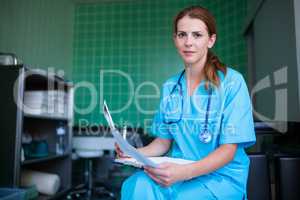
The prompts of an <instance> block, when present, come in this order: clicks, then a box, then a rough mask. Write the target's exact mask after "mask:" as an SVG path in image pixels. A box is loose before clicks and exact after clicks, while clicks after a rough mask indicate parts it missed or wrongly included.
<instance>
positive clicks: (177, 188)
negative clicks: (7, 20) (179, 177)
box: [121, 171, 217, 200]
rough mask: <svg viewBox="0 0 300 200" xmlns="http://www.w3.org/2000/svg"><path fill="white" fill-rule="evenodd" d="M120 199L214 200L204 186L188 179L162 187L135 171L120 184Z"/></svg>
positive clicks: (144, 174)
mask: <svg viewBox="0 0 300 200" xmlns="http://www.w3.org/2000/svg"><path fill="white" fill-rule="evenodd" d="M121 195H122V197H121V199H122V200H171V199H172V200H173V199H174V200H189V199H191V200H192V199H200V200H201V199H204V200H216V199H217V198H216V197H215V196H214V195H213V194H212V192H211V191H210V190H208V189H207V188H206V186H205V185H204V184H203V183H201V182H199V181H197V180H190V181H185V182H178V183H175V184H173V185H172V186H170V187H163V186H160V185H159V184H157V183H156V182H155V181H153V180H152V179H151V178H150V177H149V176H148V175H147V174H146V173H145V172H143V171H141V172H137V173H135V174H134V175H132V176H131V177H129V178H128V179H127V180H126V181H125V182H124V183H123V185H122V191H121Z"/></svg>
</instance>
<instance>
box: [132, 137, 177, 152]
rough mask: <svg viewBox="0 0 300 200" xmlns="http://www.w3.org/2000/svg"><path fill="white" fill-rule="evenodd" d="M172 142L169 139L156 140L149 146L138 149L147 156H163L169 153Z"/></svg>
mask: <svg viewBox="0 0 300 200" xmlns="http://www.w3.org/2000/svg"><path fill="white" fill-rule="evenodd" d="M171 142H172V140H169V139H162V138H155V139H154V140H153V141H152V142H151V143H150V144H148V145H147V146H144V147H141V148H138V151H139V152H140V153H142V154H144V155H145V156H161V155H164V154H166V153H167V152H168V151H169V149H170V146H171Z"/></svg>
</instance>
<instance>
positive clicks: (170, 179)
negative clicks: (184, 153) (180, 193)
mask: <svg viewBox="0 0 300 200" xmlns="http://www.w3.org/2000/svg"><path fill="white" fill-rule="evenodd" d="M144 169H145V170H144V171H145V172H146V173H147V174H148V175H149V176H150V177H151V178H152V179H153V180H154V181H155V182H157V183H158V184H160V185H162V186H165V187H168V186H170V185H172V184H173V183H175V182H177V181H183V180H187V179H189V178H188V177H189V176H188V174H187V165H179V164H175V163H162V164H160V165H159V166H158V167H157V168H152V167H148V166H145V167H144Z"/></svg>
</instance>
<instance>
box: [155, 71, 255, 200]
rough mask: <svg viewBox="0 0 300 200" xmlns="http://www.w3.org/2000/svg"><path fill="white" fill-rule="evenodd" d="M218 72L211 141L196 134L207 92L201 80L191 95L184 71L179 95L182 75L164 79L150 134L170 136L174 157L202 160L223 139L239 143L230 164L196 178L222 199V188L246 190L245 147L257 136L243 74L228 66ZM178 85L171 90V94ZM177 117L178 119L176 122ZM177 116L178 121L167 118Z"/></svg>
mask: <svg viewBox="0 0 300 200" xmlns="http://www.w3.org/2000/svg"><path fill="white" fill-rule="evenodd" d="M218 75H219V78H220V85H219V86H218V87H214V89H213V92H212V95H211V106H210V109H209V112H208V114H209V118H208V123H207V128H208V131H209V132H210V133H211V134H212V136H213V139H212V141H211V142H210V143H207V144H205V143H203V142H201V141H200V139H199V134H200V133H201V131H203V129H204V126H205V115H206V108H207V102H208V97H209V95H208V90H206V88H205V82H204V81H202V82H201V83H200V84H199V85H198V87H197V88H196V89H195V90H194V92H193V94H192V95H191V96H190V95H189V94H188V91H187V84H186V78H185V75H184V76H183V77H182V79H181V81H180V83H181V85H182V95H180V89H179V87H178V84H177V82H178V79H179V76H180V74H177V75H175V76H173V77H171V78H170V79H168V80H167V81H166V82H165V83H164V84H163V88H162V95H161V101H160V106H159V109H158V112H157V113H156V115H155V117H154V120H153V124H152V133H153V134H154V135H155V136H157V137H160V138H164V139H172V140H173V141H174V142H173V145H172V149H171V151H170V154H171V156H172V157H179V158H184V159H190V160H195V161H197V160H201V159H203V158H204V157H206V156H207V155H208V154H210V153H212V152H213V151H214V150H216V149H217V148H218V147H219V146H220V145H222V144H238V148H237V151H236V154H235V156H234V158H233V160H232V161H231V162H230V163H228V164H227V165H225V166H224V167H222V168H220V169H218V170H216V171H214V172H212V173H210V174H207V175H203V176H199V177H197V178H196V179H199V181H201V183H203V184H204V185H205V186H206V187H207V188H208V189H209V190H210V191H211V192H212V193H213V194H214V195H215V196H216V197H218V198H220V199H221V198H224V197H226V188H229V187H234V188H235V189H236V190H238V191H241V192H243V193H246V184H247V178H248V168H249V159H248V157H247V155H246V153H245V151H244V148H245V147H249V146H251V145H253V144H254V143H255V140H256V139H255V132H254V123H253V116H252V106H251V101H250V97H249V94H248V89H247V86H246V83H245V81H244V79H243V76H242V75H241V74H240V73H239V72H237V71H235V70H233V69H231V68H227V73H226V75H224V74H223V73H222V72H220V71H219V72H218ZM176 84H177V87H176V90H175V92H173V93H172V94H171V95H170V93H171V90H172V89H173V87H174V85H176ZM181 102H183V106H181ZM181 113H182V115H181ZM181 116H182V119H181V120H179V121H178V119H180V118H181ZM176 120H177V121H178V122H177V123H172V124H167V123H166V122H169V121H176Z"/></svg>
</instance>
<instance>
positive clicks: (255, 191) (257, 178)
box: [247, 154, 271, 200]
mask: <svg viewBox="0 0 300 200" xmlns="http://www.w3.org/2000/svg"><path fill="white" fill-rule="evenodd" d="M248 156H249V159H250V168H249V176H248V184H247V194H248V200H269V199H271V198H270V197H271V187H270V175H269V166H268V160H267V156H266V155H265V154H250V155H248Z"/></svg>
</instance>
